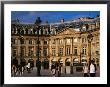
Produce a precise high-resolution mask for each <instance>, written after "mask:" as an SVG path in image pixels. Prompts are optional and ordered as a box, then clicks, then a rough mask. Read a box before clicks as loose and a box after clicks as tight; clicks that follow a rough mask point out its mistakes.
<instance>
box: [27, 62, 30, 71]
mask: <svg viewBox="0 0 110 87" xmlns="http://www.w3.org/2000/svg"><path fill="white" fill-rule="evenodd" d="M27 68H28V73H30V63H28V65H27Z"/></svg>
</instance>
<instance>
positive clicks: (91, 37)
mask: <svg viewBox="0 0 110 87" xmlns="http://www.w3.org/2000/svg"><path fill="white" fill-rule="evenodd" d="M87 39H88V46H89V65H90V61H91V42H92V40H93V35H92V34H91V33H89V34H88V36H87Z"/></svg>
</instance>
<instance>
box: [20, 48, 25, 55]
mask: <svg viewBox="0 0 110 87" xmlns="http://www.w3.org/2000/svg"><path fill="white" fill-rule="evenodd" d="M20 51H21V52H20V53H21V54H20V55H21V56H25V49H24V47H20Z"/></svg>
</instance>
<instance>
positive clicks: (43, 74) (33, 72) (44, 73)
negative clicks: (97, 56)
mask: <svg viewBox="0 0 110 87" xmlns="http://www.w3.org/2000/svg"><path fill="white" fill-rule="evenodd" d="M40 74H41V76H40V77H53V75H52V73H51V70H50V69H41V71H40ZM12 77H38V75H37V68H36V67H34V68H33V70H31V71H30V73H28V72H27V71H26V70H25V71H24V73H23V74H22V75H21V74H17V75H15V76H14V75H13V74H12ZM55 77H58V74H56V75H55ZM60 77H83V73H82V72H76V71H75V68H74V70H73V74H68V73H64V72H62V73H61V76H60ZM96 77H100V70H99V68H97V71H96Z"/></svg>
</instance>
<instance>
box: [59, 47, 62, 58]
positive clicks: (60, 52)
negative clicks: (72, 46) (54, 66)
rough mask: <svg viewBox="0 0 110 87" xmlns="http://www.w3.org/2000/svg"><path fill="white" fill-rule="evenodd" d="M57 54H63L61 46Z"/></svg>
mask: <svg viewBox="0 0 110 87" xmlns="http://www.w3.org/2000/svg"><path fill="white" fill-rule="evenodd" d="M59 56H63V48H59Z"/></svg>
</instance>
